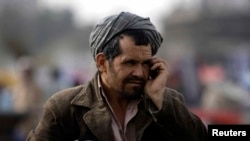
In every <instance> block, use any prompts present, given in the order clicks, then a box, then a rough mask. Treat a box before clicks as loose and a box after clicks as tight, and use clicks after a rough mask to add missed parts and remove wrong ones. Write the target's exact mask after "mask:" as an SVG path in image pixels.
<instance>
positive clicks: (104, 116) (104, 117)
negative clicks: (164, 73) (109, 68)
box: [71, 73, 153, 141]
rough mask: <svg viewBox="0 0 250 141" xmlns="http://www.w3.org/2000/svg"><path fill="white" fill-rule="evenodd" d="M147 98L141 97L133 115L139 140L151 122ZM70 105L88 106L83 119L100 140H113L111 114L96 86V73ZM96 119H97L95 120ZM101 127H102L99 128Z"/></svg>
mask: <svg viewBox="0 0 250 141" xmlns="http://www.w3.org/2000/svg"><path fill="white" fill-rule="evenodd" d="M146 99H147V98H145V97H143V99H142V101H141V102H140V104H139V105H138V109H139V110H138V113H137V116H136V117H135V130H136V131H137V133H138V134H136V140H140V139H141V137H142V135H143V132H144V130H145V129H146V127H147V126H148V125H149V124H150V123H152V122H153V120H152V117H151V115H150V114H149V112H148V108H147V107H148V106H147V105H148V104H147V102H146V101H147V100H146ZM71 103H72V105H77V106H84V107H88V108H89V109H90V110H89V111H88V112H86V113H85V114H84V115H83V120H84V121H85V123H86V124H87V126H88V127H89V129H90V130H91V131H92V132H93V134H94V135H95V136H96V137H97V138H98V140H100V141H102V140H103V141H113V140H114V136H113V131H112V127H111V116H110V113H109V112H110V111H109V109H108V106H107V105H106V103H105V102H104V100H103V98H102V96H101V94H100V88H99V86H98V73H96V74H95V76H94V78H93V79H92V80H91V81H90V82H88V83H87V84H85V85H84V86H83V89H82V91H81V92H80V94H78V95H77V96H76V97H75V98H74V99H73V100H72V101H71ZM96 119H98V120H96ZM100 127H102V128H100Z"/></svg>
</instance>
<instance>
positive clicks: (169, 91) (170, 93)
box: [165, 87, 184, 102]
mask: <svg viewBox="0 0 250 141" xmlns="http://www.w3.org/2000/svg"><path fill="white" fill-rule="evenodd" d="M165 93H166V96H167V97H168V99H178V100H180V101H182V102H184V96H183V94H182V93H181V92H179V91H177V90H175V89H173V88H169V87H166V89H165Z"/></svg>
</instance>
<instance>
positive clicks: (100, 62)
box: [95, 53, 106, 72]
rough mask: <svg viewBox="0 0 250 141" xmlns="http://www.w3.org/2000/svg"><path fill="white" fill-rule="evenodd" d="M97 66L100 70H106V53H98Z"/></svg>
mask: <svg viewBox="0 0 250 141" xmlns="http://www.w3.org/2000/svg"><path fill="white" fill-rule="evenodd" d="M95 59H96V66H97V69H98V70H99V71H100V72H105V71H106V56H105V54H104V53H98V54H97V55H96V58H95Z"/></svg>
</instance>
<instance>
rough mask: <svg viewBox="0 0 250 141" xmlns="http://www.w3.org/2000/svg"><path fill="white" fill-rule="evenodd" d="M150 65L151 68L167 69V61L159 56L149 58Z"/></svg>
mask: <svg viewBox="0 0 250 141" xmlns="http://www.w3.org/2000/svg"><path fill="white" fill-rule="evenodd" d="M151 63H152V66H151V68H150V69H151V70H156V69H159V70H165V69H167V62H166V61H165V60H163V59H160V58H152V60H151Z"/></svg>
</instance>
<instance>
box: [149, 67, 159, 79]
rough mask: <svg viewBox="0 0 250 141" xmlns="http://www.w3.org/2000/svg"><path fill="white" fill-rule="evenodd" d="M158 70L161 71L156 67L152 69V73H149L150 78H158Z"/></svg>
mask: <svg viewBox="0 0 250 141" xmlns="http://www.w3.org/2000/svg"><path fill="white" fill-rule="evenodd" d="M158 72H159V70H158V69H156V70H151V71H150V74H149V77H150V78H149V79H155V78H156V76H157V75H158Z"/></svg>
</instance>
